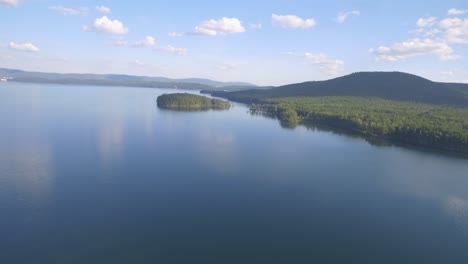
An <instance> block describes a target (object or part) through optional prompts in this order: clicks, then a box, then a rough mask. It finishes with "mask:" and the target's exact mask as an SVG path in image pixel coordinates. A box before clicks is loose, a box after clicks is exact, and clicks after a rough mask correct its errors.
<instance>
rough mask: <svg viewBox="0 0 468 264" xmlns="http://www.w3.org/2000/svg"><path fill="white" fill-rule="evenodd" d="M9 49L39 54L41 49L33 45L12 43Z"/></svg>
mask: <svg viewBox="0 0 468 264" xmlns="http://www.w3.org/2000/svg"><path fill="white" fill-rule="evenodd" d="M8 47H9V48H10V49H14V50H19V51H29V52H38V51H39V48H38V47H36V46H34V45H33V44H32V43H15V42H10V44H9V45H8Z"/></svg>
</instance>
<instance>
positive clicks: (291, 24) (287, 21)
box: [271, 14, 317, 28]
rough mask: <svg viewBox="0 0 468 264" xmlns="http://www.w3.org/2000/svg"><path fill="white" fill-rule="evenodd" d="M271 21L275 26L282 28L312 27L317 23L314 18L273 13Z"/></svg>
mask: <svg viewBox="0 0 468 264" xmlns="http://www.w3.org/2000/svg"><path fill="white" fill-rule="evenodd" d="M271 22H272V24H273V25H274V26H278V27H282V28H311V27H313V26H315V25H316V24H317V23H316V22H315V20H314V19H313V18H308V19H303V18H300V17H298V16H295V15H276V14H272V15H271Z"/></svg>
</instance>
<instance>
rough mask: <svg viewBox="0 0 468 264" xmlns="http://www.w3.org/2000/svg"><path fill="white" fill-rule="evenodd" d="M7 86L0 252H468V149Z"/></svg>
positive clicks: (71, 257) (388, 258) (130, 98)
mask: <svg viewBox="0 0 468 264" xmlns="http://www.w3.org/2000/svg"><path fill="white" fill-rule="evenodd" d="M164 92H174V91H173V90H162V89H140V88H122V87H84V86H76V87H75V86H59V85H32V84H15V83H2V84H0V124H1V126H0V263H5V264H9V263H12V264H16V263H28V264H29V263H34V264H37V263H67V264H69V263H80V264H81V263H87V264H94V263H96V264H97V263H99V264H103V263H162V264H165V263H203V264H207V263H217V264H218V263H233V264H235V263H269V264H271V263H468V159H467V158H466V157H465V158H463V157H454V156H444V155H443V154H439V153H428V152H422V151H418V150H411V149H405V148H400V147H377V146H373V145H370V144H369V143H367V142H366V141H364V140H362V139H356V138H351V137H347V136H340V135H336V134H333V133H330V132H324V131H313V130H307V129H305V128H303V127H298V128H297V129H295V130H290V129H283V128H281V127H280V125H279V123H278V121H276V120H271V119H266V118H263V117H261V116H252V115H250V114H248V113H247V108H246V107H244V106H242V105H236V106H235V107H234V108H233V109H231V110H229V111H222V112H214V111H209V112H201V113H194V112H189V113H184V112H171V111H165V110H160V109H158V108H157V107H156V102H155V101H156V98H157V96H158V95H159V94H161V93H164Z"/></svg>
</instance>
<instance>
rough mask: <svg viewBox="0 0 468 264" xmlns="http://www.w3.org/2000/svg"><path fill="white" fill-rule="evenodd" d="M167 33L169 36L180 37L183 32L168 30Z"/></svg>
mask: <svg viewBox="0 0 468 264" xmlns="http://www.w3.org/2000/svg"><path fill="white" fill-rule="evenodd" d="M167 35H168V36H169V37H171V38H180V37H182V36H183V35H184V34H183V33H178V32H169V33H167Z"/></svg>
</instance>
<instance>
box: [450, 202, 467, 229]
mask: <svg viewBox="0 0 468 264" xmlns="http://www.w3.org/2000/svg"><path fill="white" fill-rule="evenodd" d="M446 206H447V207H446V208H447V210H448V213H449V214H450V215H451V216H452V217H453V219H454V221H455V222H456V223H457V224H458V225H459V226H460V227H461V228H462V229H463V231H465V232H467V233H468V201H467V200H465V199H462V198H460V197H455V196H450V197H448V199H447V201H446Z"/></svg>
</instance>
